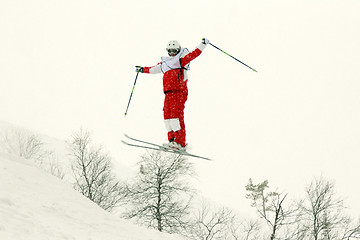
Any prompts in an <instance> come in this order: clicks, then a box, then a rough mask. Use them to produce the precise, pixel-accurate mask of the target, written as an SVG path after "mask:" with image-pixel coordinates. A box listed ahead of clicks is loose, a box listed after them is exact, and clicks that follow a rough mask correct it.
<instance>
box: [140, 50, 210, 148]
mask: <svg viewBox="0 0 360 240" xmlns="http://www.w3.org/2000/svg"><path fill="white" fill-rule="evenodd" d="M205 46H206V45H205V44H200V45H199V46H198V47H197V48H196V49H195V50H194V51H192V52H188V51H187V52H188V53H187V52H186V51H184V49H182V51H180V53H179V54H178V55H176V56H175V57H163V58H162V61H161V62H160V63H158V64H157V65H155V66H153V67H144V68H143V72H144V73H152V74H156V73H161V72H162V73H163V74H164V75H163V91H164V93H165V99H164V120H165V126H166V129H167V131H168V140H169V142H172V141H175V142H177V143H179V144H181V145H182V146H183V147H185V146H186V130H185V122H184V108H185V102H186V100H187V95H188V88H187V81H188V78H187V70H188V67H189V64H190V62H191V61H192V60H194V59H195V58H196V57H198V56H199V55H200V54H201V53H202V51H203V49H204V48H205ZM185 50H187V49H185Z"/></svg>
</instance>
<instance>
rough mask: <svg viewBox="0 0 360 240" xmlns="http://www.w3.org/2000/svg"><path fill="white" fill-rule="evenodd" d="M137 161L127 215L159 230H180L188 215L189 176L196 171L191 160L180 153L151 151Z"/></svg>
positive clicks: (190, 191) (130, 188)
mask: <svg viewBox="0 0 360 240" xmlns="http://www.w3.org/2000/svg"><path fill="white" fill-rule="evenodd" d="M138 165H139V173H138V175H137V177H136V179H135V183H134V184H133V185H132V186H129V187H128V193H129V196H130V198H129V202H130V204H131V205H130V209H129V210H128V211H127V213H126V217H127V218H135V219H137V220H138V222H139V223H141V224H143V225H146V226H148V227H152V228H156V229H157V230H159V231H160V232H162V231H165V232H169V233H175V232H176V233H178V232H179V231H180V230H181V229H182V228H184V226H186V224H187V220H186V216H187V215H189V209H190V200H191V198H192V195H193V191H192V189H191V187H190V186H189V183H188V181H187V177H188V176H193V175H194V171H193V167H192V164H191V163H189V162H188V161H187V159H186V158H184V157H183V156H181V155H174V154H167V153H160V152H159V151H152V152H149V153H148V154H145V155H144V156H142V158H141V160H140V161H139V162H138Z"/></svg>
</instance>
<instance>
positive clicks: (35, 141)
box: [1, 129, 50, 164]
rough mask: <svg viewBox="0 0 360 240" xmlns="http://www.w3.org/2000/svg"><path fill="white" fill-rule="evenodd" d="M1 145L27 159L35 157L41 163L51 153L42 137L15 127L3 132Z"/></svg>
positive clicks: (9, 151) (11, 152)
mask: <svg viewBox="0 0 360 240" xmlns="http://www.w3.org/2000/svg"><path fill="white" fill-rule="evenodd" d="M1 138H2V139H1V145H2V147H3V148H4V149H5V151H7V152H8V153H10V154H16V155H18V156H20V157H23V158H25V159H33V160H35V161H37V163H39V164H41V163H42V161H43V158H44V157H45V156H47V155H49V154H50V152H49V151H46V150H45V149H44V142H43V141H42V140H41V138H40V137H39V136H38V135H36V134H34V133H31V132H29V131H25V130H20V129H13V130H8V131H5V132H3V134H2V136H1Z"/></svg>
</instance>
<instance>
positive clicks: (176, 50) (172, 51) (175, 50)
mask: <svg viewBox="0 0 360 240" xmlns="http://www.w3.org/2000/svg"><path fill="white" fill-rule="evenodd" d="M178 52H179V49H175V48H173V49H168V53H178Z"/></svg>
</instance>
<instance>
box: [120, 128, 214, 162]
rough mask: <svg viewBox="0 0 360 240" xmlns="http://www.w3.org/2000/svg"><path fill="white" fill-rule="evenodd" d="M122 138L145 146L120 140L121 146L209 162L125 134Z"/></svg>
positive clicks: (193, 155) (184, 152) (197, 156)
mask: <svg viewBox="0 0 360 240" xmlns="http://www.w3.org/2000/svg"><path fill="white" fill-rule="evenodd" d="M124 136H125V137H126V138H128V139H130V140H132V141H134V142H138V143H142V144H145V145H140V144H135V143H129V142H126V141H123V140H121V142H122V143H123V144H125V145H128V146H131V147H138V148H145V149H150V150H157V151H163V152H168V153H174V154H180V155H183V156H188V157H194V158H201V159H205V160H211V159H210V158H207V157H202V156H199V155H195V154H191V153H188V152H186V151H181V150H177V149H173V148H168V147H165V146H161V145H158V144H155V143H152V142H147V141H143V140H140V139H136V138H133V137H130V136H129V135H127V134H124Z"/></svg>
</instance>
